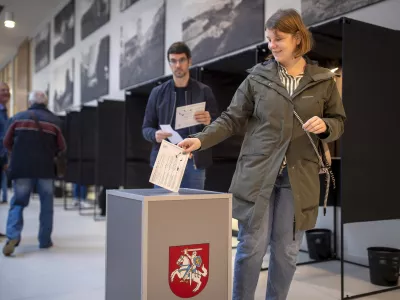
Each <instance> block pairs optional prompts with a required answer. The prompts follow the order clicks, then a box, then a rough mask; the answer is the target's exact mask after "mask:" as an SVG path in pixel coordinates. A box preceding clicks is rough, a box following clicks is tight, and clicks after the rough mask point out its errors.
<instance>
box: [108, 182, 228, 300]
mask: <svg viewBox="0 0 400 300" xmlns="http://www.w3.org/2000/svg"><path fill="white" fill-rule="evenodd" d="M231 206H232V198H231V195H230V194H221V193H215V192H208V191H201V190H192V189H180V190H179V192H177V193H173V192H170V191H168V190H165V189H143V190H111V191H107V248H106V300H128V299H129V300H159V299H163V300H172V299H182V298H192V297H196V298H195V299H196V300H203V299H204V300H206V299H207V300H210V299H218V300H230V299H231V281H232V276H231V270H232V253H231V251H232V239H231V236H232V228H231V222H232V219H231Z"/></svg>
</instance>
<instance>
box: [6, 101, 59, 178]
mask: <svg viewBox="0 0 400 300" xmlns="http://www.w3.org/2000/svg"><path fill="white" fill-rule="evenodd" d="M32 112H33V113H34V114H35V115H36V118H37V119H38V121H39V123H40V125H41V127H42V128H43V133H41V132H40V131H39V128H38V127H37V126H36V123H35V121H34V119H33V118H32V116H31V113H32ZM4 146H5V147H6V148H7V149H8V150H9V151H10V152H11V158H10V162H9V165H8V175H9V178H10V179H18V178H55V177H56V174H55V164H54V157H55V155H56V154H57V153H58V152H63V151H65V150H66V144H65V140H64V137H63V135H62V132H61V120H60V119H59V118H58V117H57V116H56V115H54V114H53V113H52V112H50V111H49V110H48V109H47V108H46V106H45V105H42V104H34V105H32V106H31V107H30V108H29V109H28V110H26V111H23V112H20V113H18V114H16V115H15V116H13V117H12V118H11V119H10V120H9V122H8V126H7V132H6V135H5V137H4Z"/></svg>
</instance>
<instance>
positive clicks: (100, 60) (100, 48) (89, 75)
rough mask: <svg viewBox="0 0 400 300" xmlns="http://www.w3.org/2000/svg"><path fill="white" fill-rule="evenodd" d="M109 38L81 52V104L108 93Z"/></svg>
mask: <svg viewBox="0 0 400 300" xmlns="http://www.w3.org/2000/svg"><path fill="white" fill-rule="evenodd" d="M109 69H110V36H106V37H104V38H102V39H101V40H100V41H99V42H97V43H95V44H92V45H90V46H89V48H88V49H84V51H83V52H82V61H81V70H80V72H81V102H82V103H86V102H89V101H92V100H95V99H98V98H99V97H101V96H105V95H107V94H108V91H109V77H110V71H109Z"/></svg>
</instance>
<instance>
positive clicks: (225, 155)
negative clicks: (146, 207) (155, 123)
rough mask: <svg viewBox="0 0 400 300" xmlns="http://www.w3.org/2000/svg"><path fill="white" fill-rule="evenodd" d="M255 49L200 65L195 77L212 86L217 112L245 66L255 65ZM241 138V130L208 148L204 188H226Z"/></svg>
mask: <svg viewBox="0 0 400 300" xmlns="http://www.w3.org/2000/svg"><path fill="white" fill-rule="evenodd" d="M256 53H257V50H256V49H250V50H244V51H241V52H239V53H236V54H234V55H230V56H228V57H224V58H221V59H218V60H216V61H213V62H210V63H206V64H204V65H201V66H200V68H199V75H198V78H199V80H200V81H201V82H203V83H204V84H206V85H208V86H209V87H210V88H211V89H212V91H213V93H214V96H215V98H216V99H217V103H218V110H219V112H220V113H221V112H223V111H225V110H226V109H227V107H228V106H229V104H230V103H231V100H232V97H233V96H234V94H235V92H236V90H237V88H238V87H239V85H240V84H241V83H242V81H243V80H244V79H245V78H246V76H247V74H248V73H247V72H246V70H247V69H249V68H251V67H252V66H254V65H255V62H256ZM244 130H245V128H243V133H244ZM242 141H243V134H238V135H235V136H232V137H229V138H228V139H226V140H225V141H223V142H222V143H220V144H218V145H216V146H214V147H213V148H212V156H213V165H212V166H211V167H210V168H208V169H207V171H206V182H205V189H206V190H211V191H218V192H228V189H229V186H230V183H231V180H232V176H233V173H234V171H235V168H236V162H237V158H238V156H239V152H240V148H241V145H242Z"/></svg>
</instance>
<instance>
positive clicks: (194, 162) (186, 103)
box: [185, 90, 197, 170]
mask: <svg viewBox="0 0 400 300" xmlns="http://www.w3.org/2000/svg"><path fill="white" fill-rule="evenodd" d="M185 105H186V106H187V105H188V102H187V90H186V91H185ZM191 134H192V131H191V130H190V127H189V135H191ZM192 159H193V168H194V169H195V170H197V166H196V159H195V158H194V155H193V156H192Z"/></svg>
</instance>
